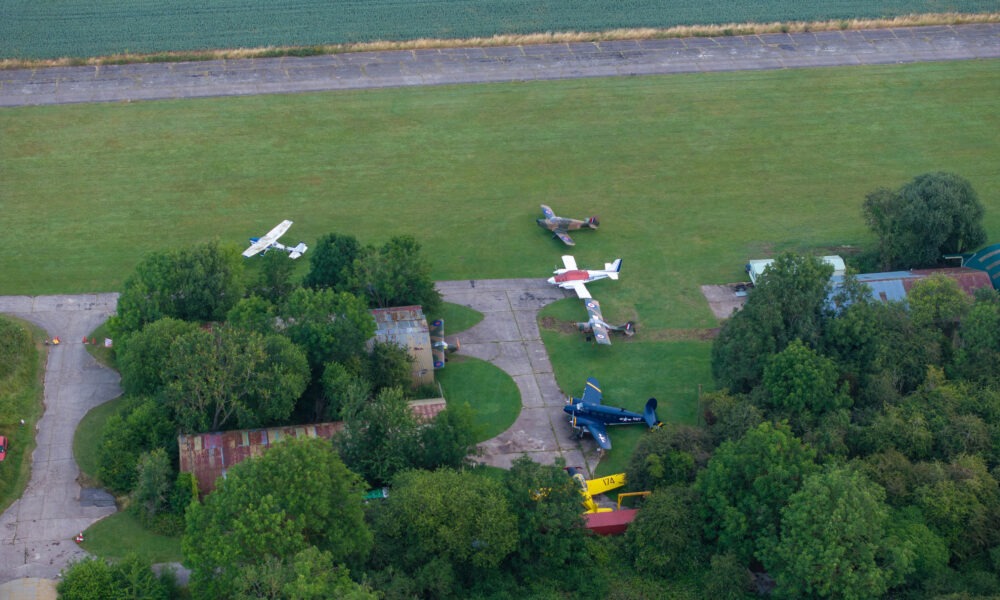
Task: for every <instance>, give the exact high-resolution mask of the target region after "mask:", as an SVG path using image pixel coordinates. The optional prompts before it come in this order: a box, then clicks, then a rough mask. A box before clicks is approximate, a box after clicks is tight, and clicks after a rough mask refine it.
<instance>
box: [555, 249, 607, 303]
mask: <svg viewBox="0 0 1000 600" xmlns="http://www.w3.org/2000/svg"><path fill="white" fill-rule="evenodd" d="M562 260H563V264H564V265H566V268H565V269H556V270H555V271H553V273H554V274H555V277H549V283H551V284H552V285H558V286H559V287H561V288H563V289H567V290H573V291H575V292H576V295H577V296H579V297H580V298H590V292H589V291H588V290H587V286H586V285H585V284H587V283H589V282H591V281H597V280H598V279H618V273H619V271H621V270H622V259H620V258H616V259H615V262H613V263H604V269H603V270H593V269H591V270H587V269H579V268H577V266H576V259H575V258H573V257H572V256H564V257H562Z"/></svg>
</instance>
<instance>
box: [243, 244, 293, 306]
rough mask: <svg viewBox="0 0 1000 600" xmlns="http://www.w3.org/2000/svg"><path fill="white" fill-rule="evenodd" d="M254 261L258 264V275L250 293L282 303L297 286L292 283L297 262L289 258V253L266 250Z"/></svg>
mask: <svg viewBox="0 0 1000 600" xmlns="http://www.w3.org/2000/svg"><path fill="white" fill-rule="evenodd" d="M254 263H255V266H257V277H256V279H255V280H254V281H253V282H252V284H251V286H250V289H249V290H248V293H249V294H251V295H255V296H260V297H261V298H265V299H266V300H268V301H269V302H272V303H274V304H280V303H281V301H282V300H283V299H284V298H285V296H287V295H288V294H289V292H291V291H292V289H294V288H295V285H293V284H292V273H294V272H295V262H294V261H291V260H288V255H287V254H285V253H284V252H265V253H263V254H259V255H257V258H255V259H254Z"/></svg>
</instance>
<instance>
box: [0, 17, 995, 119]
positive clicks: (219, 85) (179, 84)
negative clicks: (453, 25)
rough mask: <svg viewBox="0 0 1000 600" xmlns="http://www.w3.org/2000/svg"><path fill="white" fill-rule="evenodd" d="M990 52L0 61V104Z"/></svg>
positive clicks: (952, 32) (544, 51)
mask: <svg viewBox="0 0 1000 600" xmlns="http://www.w3.org/2000/svg"><path fill="white" fill-rule="evenodd" d="M986 58H1000V24H998V23H986V24H973V25H956V26H932V27H907V28H898V29H871V30H853V31H820V32H814V33H775V34H762V35H750V36H724V37H697V38H670V39H656V40H639V41H611V42H586V43H563V44H542V45H535V46H501V47H493V48H443V49H428V50H398V51H384V52H356V53H345V54H335V55H329V56H313V57H302V58H297V57H285V58H266V59H241V60H213V61H204V62H181V63H150V64H132V65H107V66H89V67H52V68H44V69H14V70H5V71H0V107H3V106H28V105H41V104H71V103H80V102H132V101H138V100H157V99H167V98H204V97H212V96H242V95H253V94H284V93H297V92H315V91H327V90H350V89H363V88H384V87H401V86H417V85H455V84H467V83H490V82H510V81H534V80H551V79H570V78H581V77H621V76H635V75H665V74H672V73H699V72H711V71H739V70H765V69H790V68H806V67H832V66H844V65H879V64H901V63H913V62H926V61H945V60H973V59H986Z"/></svg>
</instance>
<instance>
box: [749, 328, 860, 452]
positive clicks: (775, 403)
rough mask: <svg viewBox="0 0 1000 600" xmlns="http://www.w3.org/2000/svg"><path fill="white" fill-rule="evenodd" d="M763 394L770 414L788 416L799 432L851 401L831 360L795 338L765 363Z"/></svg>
mask: <svg viewBox="0 0 1000 600" xmlns="http://www.w3.org/2000/svg"><path fill="white" fill-rule="evenodd" d="M763 384H764V390H765V391H766V393H765V394H764V395H763V398H764V403H765V406H766V408H769V409H770V410H771V415H770V416H771V417H772V418H776V419H781V418H787V419H789V420H790V422H791V423H792V424H793V426H794V427H793V428H794V430H795V431H796V432H798V433H799V434H800V435H801V434H802V433H804V432H805V431H808V430H810V429H812V426H813V425H815V423H816V422H817V421H818V420H819V418H821V417H822V416H823V415H825V414H826V413H829V412H833V411H836V410H838V409H841V408H848V407H849V406H850V405H851V397H850V396H849V395H848V394H847V390H846V389H844V388H843V387H842V386H841V385H840V384H839V382H838V373H837V367H836V365H835V364H834V362H833V361H832V360H830V359H829V358H826V357H825V356H821V355H820V354H818V353H817V352H815V351H814V350H812V349H811V348H808V347H807V346H806V345H805V344H803V343H802V341H801V340H793V341H792V343H790V344H789V345H788V346H786V347H785V349H784V350H782V351H781V352H779V353H777V354H775V355H773V356H772V357H771V358H770V360H769V361H768V362H767V366H766V367H764V381H763Z"/></svg>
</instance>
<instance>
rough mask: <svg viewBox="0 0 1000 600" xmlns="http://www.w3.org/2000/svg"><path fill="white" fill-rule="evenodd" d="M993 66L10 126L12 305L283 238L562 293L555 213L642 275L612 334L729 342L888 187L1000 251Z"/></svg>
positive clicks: (256, 104) (273, 106)
mask: <svg viewBox="0 0 1000 600" xmlns="http://www.w3.org/2000/svg"><path fill="white" fill-rule="evenodd" d="M998 66H1000V62H997V61H969V62H959V63H930V64H917V65H906V66H884V67H863V68H837V69H822V70H794V71H764V72H746V73H720V74H711V75H690V76H687V75H684V76H670V77H645V78H625V79H622V78H618V79H602V80H585V81H584V80H579V81H559V82H533V83H519V84H503V85H477V86H459V87H438V88H410V89H394V90H378V91H359V92H345V93H322V94H302V95H291V96H257V97H246V98H226V99H205V100H191V101H162V102H144V103H136V104H93V105H74V106H57V107H28V108H13V109H5V110H3V111H0V164H2V165H3V179H4V185H3V188H2V192H0V210H2V212H3V215H4V223H5V229H6V240H5V251H4V252H3V253H2V255H0V272H2V273H3V274H4V277H3V280H2V281H0V294H37V293H55V292H59V293H70V292H95V291H108V290H115V289H119V288H120V286H121V283H122V280H123V279H124V278H125V277H126V276H127V275H128V273H129V272H130V271H131V270H132V268H133V267H134V265H135V264H136V262H137V261H138V260H139V258H140V257H141V256H143V255H144V254H145V253H146V252H149V251H151V250H162V249H165V248H168V247H172V246H178V245H184V244H189V243H193V242H197V241H201V240H205V239H211V238H218V239H220V240H223V241H225V242H228V243H232V244H233V245H234V247H235V246H237V245H242V244H243V243H244V240H246V238H247V237H249V236H251V235H255V234H259V233H261V232H263V231H266V230H267V229H268V228H270V227H271V226H273V224H274V223H277V222H278V221H280V220H281V219H283V218H290V219H293V220H295V222H296V224H295V226H294V227H293V229H292V230H291V232H290V233H289V235H288V236H287V237H288V239H289V240H290V241H298V240H300V239H301V240H305V241H306V242H307V243H311V242H313V241H315V239H316V238H318V237H319V236H321V235H323V234H325V233H328V232H331V231H337V232H342V233H345V232H348V233H353V234H355V235H357V236H358V237H359V239H360V240H361V241H362V242H364V243H368V242H372V243H381V242H382V241H384V240H385V239H387V238H388V237H389V236H392V235H397V234H411V235H414V236H416V237H417V238H418V239H419V240H420V241H421V242H422V244H423V245H424V247H425V248H426V249H427V250H428V252H429V255H430V257H431V262H432V265H433V276H434V277H435V278H436V279H457V278H468V277H476V278H493V277H545V276H548V274H549V272H550V270H551V269H552V268H553V267H555V266H556V265H557V264H558V263H559V258H558V257H559V255H560V254H562V253H564V252H565V251H566V249H565V248H564V247H563V246H562V245H561V244H559V243H558V242H557V241H555V240H553V239H552V238H551V237H550V236H548V235H547V234H546V233H545V232H543V231H542V230H541V229H539V228H538V227H537V226H536V225H535V224H534V222H533V221H534V219H535V218H536V217H538V216H539V210H538V205H539V204H541V203H543V202H544V203H547V204H549V205H551V206H552V207H553V208H554V209H555V210H556V211H557V212H558V213H559V214H563V215H567V216H577V217H580V216H586V215H590V214H597V215H599V216H600V217H601V223H602V225H601V229H600V230H599V231H597V232H584V233H581V234H579V235H578V236H577V237H578V242H579V243H578V245H577V247H576V248H575V254H576V256H577V259H578V262H579V263H580V264H581V266H584V267H586V266H590V265H597V264H602V263H603V262H605V261H607V260H610V259H612V258H614V257H616V256H621V257H623V258H624V267H623V272H622V280H621V281H619V282H602V283H601V284H598V285H599V286H600V290H599V291H598V293H599V296H598V297H599V298H600V300H601V302H602V305H603V307H604V309H605V315H606V316H608V317H609V318H610V319H612V320H617V321H622V320H626V319H633V320H637V321H638V322H639V324H640V327H642V328H643V330H644V331H647V332H648V331H655V330H661V329H664V328H692V327H711V326H714V325H715V319H714V318H713V317H712V315H711V314H710V312H709V310H708V307H707V305H706V303H705V302H704V300H703V298H702V297H701V294H700V292H699V288H698V286H699V285H700V284H706V283H719V282H726V281H735V280H741V279H743V277H744V275H743V273H742V265H743V264H744V262H745V261H746V259H747V258H751V257H765V256H769V255H771V254H773V253H775V252H777V251H780V250H785V249H794V250H815V251H817V252H820V253H826V252H828V251H829V250H830V249H834V248H835V249H838V250H840V251H842V252H846V251H848V250H845V249H843V248H842V247H843V246H854V247H857V246H859V245H862V244H867V243H870V242H871V241H872V238H871V236H870V235H869V234H868V232H867V231H866V228H865V226H864V224H863V222H862V218H861V211H860V206H861V202H862V200H863V198H864V195H865V194H866V193H867V192H869V191H871V190H872V189H874V188H876V187H878V186H892V187H895V186H898V185H900V184H902V183H904V182H905V181H907V180H909V179H910V178H912V177H913V176H914V175H917V174H919V173H923V172H926V171H931V170H948V171H954V172H956V173H959V174H961V175H963V176H964V177H967V178H968V179H969V180H970V181H971V182H972V183H973V185H974V186H975V188H976V190H977V191H978V192H979V195H980V198H981V199H982V201H983V202H984V204H985V205H986V209H987V214H986V226H987V230H988V231H990V232H991V234H992V235H994V236H995V235H996V232H997V231H1000V227H998V225H1000V210H998V208H1000V206H998V205H1000V171H998V170H997V169H996V165H997V164H1000V136H997V135H996V131H998V130H1000V110H997V108H998V105H1000V77H997V75H996V73H997V71H998ZM293 238H294V239H293ZM991 239H992V238H991ZM300 262H301V261H300ZM299 266H300V268H301V269H305V268H306V267H307V265H306V264H305V263H304V262H302V264H300V265H299ZM596 288H597V286H595V289H596Z"/></svg>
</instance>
